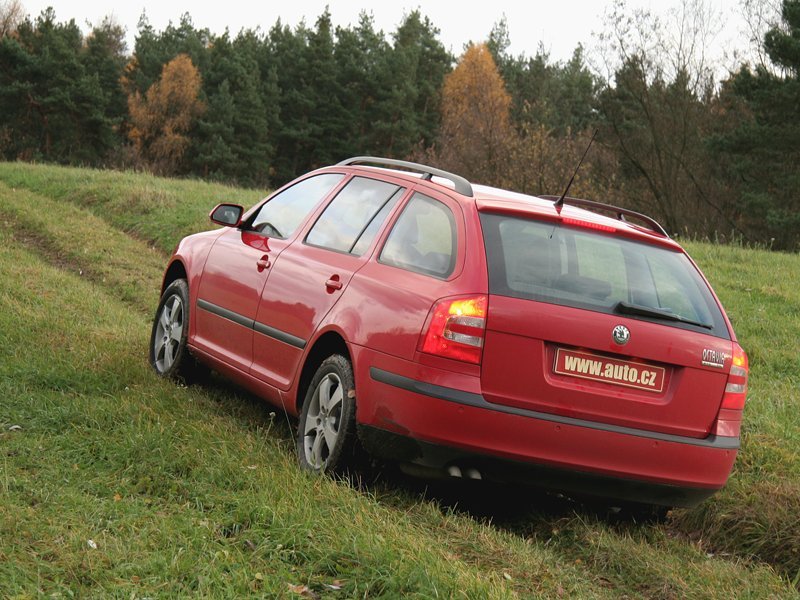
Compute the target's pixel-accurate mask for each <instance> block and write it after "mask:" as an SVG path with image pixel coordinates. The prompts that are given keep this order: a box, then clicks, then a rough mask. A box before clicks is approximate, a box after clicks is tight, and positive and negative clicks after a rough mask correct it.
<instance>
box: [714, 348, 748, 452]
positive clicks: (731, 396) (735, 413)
mask: <svg viewBox="0 0 800 600" xmlns="http://www.w3.org/2000/svg"><path fill="white" fill-rule="evenodd" d="M731 363H732V364H731V371H730V373H729V374H728V382H727V384H726V385H725V395H724V396H723V397H722V405H721V406H720V410H719V416H718V417H717V423H716V426H715V428H714V433H715V434H716V435H725V436H734V437H735V436H738V435H739V431H740V428H741V425H742V410H743V409H744V402H745V399H746V397H747V374H748V372H749V364H748V361H747V354H745V351H744V350H743V349H742V347H741V346H740V345H739V344H734V345H733V357H732V359H731Z"/></svg>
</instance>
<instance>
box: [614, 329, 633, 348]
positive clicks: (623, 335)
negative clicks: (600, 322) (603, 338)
mask: <svg viewBox="0 0 800 600" xmlns="http://www.w3.org/2000/svg"><path fill="white" fill-rule="evenodd" d="M611 337H613V338H614V341H615V342H616V343H617V344H619V345H620V346H624V345H625V344H627V343H628V340H630V339H631V332H630V331H629V330H628V328H627V327H625V325H617V326H616V327H614V331H612V332H611Z"/></svg>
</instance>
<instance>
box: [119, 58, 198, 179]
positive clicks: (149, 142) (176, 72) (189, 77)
mask: <svg viewBox="0 0 800 600" xmlns="http://www.w3.org/2000/svg"><path fill="white" fill-rule="evenodd" d="M200 85H201V80H200V72H199V71H198V70H197V67H195V66H194V64H193V63H192V59H191V58H189V56H187V55H186V54H179V55H178V56H176V57H175V58H173V59H172V60H171V61H169V62H168V63H167V64H165V65H164V68H163V69H162V71H161V77H160V78H159V79H158V81H156V82H155V83H154V84H153V85H151V86H150V88H149V89H148V90H147V93H146V94H145V95H144V97H143V96H142V95H141V94H140V93H139V92H134V93H132V94H131V95H129V96H128V110H129V112H130V119H131V127H130V130H129V131H128V137H129V138H130V140H131V141H132V142H133V145H134V150H135V152H136V157H137V158H138V159H139V161H141V162H142V163H143V164H146V165H148V166H149V167H150V168H151V169H152V170H153V171H154V172H156V173H160V174H163V175H168V174H172V173H175V171H176V170H177V167H178V165H179V164H180V161H181V158H182V157H183V153H184V152H185V151H186V148H187V147H188V145H189V137H188V136H187V135H186V134H187V132H188V131H189V130H190V129H191V127H192V125H193V124H194V123H195V121H196V119H197V118H198V117H199V116H200V115H202V114H203V112H204V111H205V105H204V104H203V102H202V101H201V100H200V99H199V97H198V96H199V93H200Z"/></svg>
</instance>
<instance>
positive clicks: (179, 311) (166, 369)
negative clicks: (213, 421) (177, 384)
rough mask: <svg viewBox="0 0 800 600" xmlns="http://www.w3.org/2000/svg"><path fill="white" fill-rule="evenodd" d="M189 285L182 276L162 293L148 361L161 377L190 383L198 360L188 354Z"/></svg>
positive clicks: (151, 337)
mask: <svg viewBox="0 0 800 600" xmlns="http://www.w3.org/2000/svg"><path fill="white" fill-rule="evenodd" d="M188 334H189V286H188V284H187V283H186V280H185V279H177V280H175V281H173V282H172V283H171V284H169V286H167V289H166V290H164V293H163V295H162V296H161V301H160V302H159V303H158V309H157V310H156V316H155V319H154V320H153V329H152V332H151V334H150V364H151V365H152V367H153V368H154V369H155V371H156V373H158V374H159V375H161V376H163V377H169V378H171V379H177V380H181V381H184V382H186V383H189V382H190V381H191V380H192V379H193V378H194V377H195V375H196V374H197V363H196V362H195V360H194V358H193V357H192V356H191V355H190V354H189V350H188V349H187V347H186V339H187V336H188Z"/></svg>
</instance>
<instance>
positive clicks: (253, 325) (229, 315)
mask: <svg viewBox="0 0 800 600" xmlns="http://www.w3.org/2000/svg"><path fill="white" fill-rule="evenodd" d="M197 308H200V309H202V310H205V311H207V312H210V313H212V314H215V315H217V316H218V317H222V318H223V319H228V320H229V321H233V322H234V323H236V324H237V325H241V326H242V327H247V328H248V329H253V330H254V331H256V332H258V333H261V334H263V335H266V336H267V337H271V338H273V339H276V340H278V341H279V342H283V343H284V344H289V345H290V346H294V347H295V348H299V349H300V350H302V349H303V348H305V347H306V344H307V343H308V341H307V340H304V339H302V338H299V337H297V336H296V335H292V334H291V333H286V332H285V331H281V330H280V329H275V328H274V327H270V326H269V325H264V324H263V323H259V322H258V321H254V320H253V319H248V318H247V317H245V316H242V315H240V314H239V313H236V312H233V311H232V310H228V309H227V308H223V307H221V306H217V305H216V304H212V303H211V302H208V301H207V300H202V299H200V298H198V300H197Z"/></svg>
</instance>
